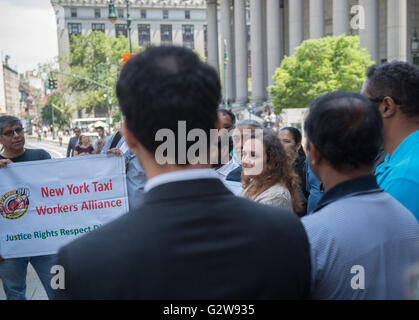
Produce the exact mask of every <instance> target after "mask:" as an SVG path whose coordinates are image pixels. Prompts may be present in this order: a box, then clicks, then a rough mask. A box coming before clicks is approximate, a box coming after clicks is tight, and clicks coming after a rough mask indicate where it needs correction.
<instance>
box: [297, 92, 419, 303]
mask: <svg viewBox="0 0 419 320" xmlns="http://www.w3.org/2000/svg"><path fill="white" fill-rule="evenodd" d="M305 132H306V134H307V141H308V142H307V143H308V146H307V150H308V163H309V165H310V167H311V169H312V171H313V173H314V174H315V175H316V176H317V177H318V178H319V179H320V180H321V181H322V183H323V186H324V189H325V193H324V195H323V196H322V198H321V199H320V201H319V203H318V206H317V208H316V209H315V210H314V214H313V215H309V216H307V217H304V218H302V222H303V224H304V227H305V229H306V232H307V235H308V238H309V242H310V248H311V270H312V282H311V293H310V297H311V298H312V299H343V300H347V299H407V298H409V296H408V295H407V292H411V291H412V290H413V287H414V284H413V281H410V279H405V278H404V276H405V274H406V273H407V272H409V270H410V268H411V267H412V266H414V265H415V264H416V263H417V262H418V261H419V260H418V259H419V247H418V241H419V223H418V222H417V221H416V219H415V217H414V216H413V215H412V213H410V212H409V211H408V210H407V209H406V208H405V207H403V206H402V205H401V204H400V202H398V201H396V200H395V199H394V198H393V197H392V196H391V195H389V194H388V193H386V192H384V191H383V190H382V189H381V188H380V187H379V186H378V185H377V182H376V179H375V177H374V175H372V174H371V168H372V166H373V164H374V161H375V159H376V155H377V153H378V150H379V148H380V146H381V144H382V140H383V137H382V120H381V116H380V113H379V112H378V110H377V108H376V107H375V106H374V105H373V104H372V102H370V101H369V100H368V99H366V98H365V97H363V96H362V95H360V94H357V93H347V92H334V93H331V94H327V95H325V96H322V97H320V98H318V99H316V100H315V101H314V102H312V104H311V105H310V112H309V115H308V117H307V119H306V122H305ZM405 280H407V281H405Z"/></svg>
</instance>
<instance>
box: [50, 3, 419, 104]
mask: <svg viewBox="0 0 419 320" xmlns="http://www.w3.org/2000/svg"><path fill="white" fill-rule="evenodd" d="M109 2H110V1H108V0H52V1H51V3H52V5H53V7H54V8H55V12H56V15H57V25H58V28H57V32H58V39H59V54H60V56H66V55H68V51H69V35H71V34H73V33H86V32H88V31H90V30H100V31H103V32H105V33H106V34H107V35H110V36H118V35H120V34H123V35H125V36H127V20H126V1H125V0H114V3H115V7H116V13H117V16H118V19H117V20H116V22H115V24H112V23H111V22H110V21H109V20H108V5H109ZM130 15H131V18H132V23H131V27H132V31H131V36H132V40H133V43H136V44H139V45H141V46H145V47H146V46H148V45H161V44H175V45H183V46H187V47H190V48H193V49H195V50H196V51H198V52H199V53H200V54H201V55H202V56H205V57H207V59H208V60H207V61H208V63H210V64H211V65H213V66H214V67H216V68H217V70H220V78H221V79H222V81H223V84H224V97H227V98H228V100H229V101H230V102H231V103H232V105H233V106H234V107H235V109H236V108H237V109H240V108H242V107H244V106H246V105H247V103H248V102H249V83H251V90H250V91H251V97H250V100H251V102H252V105H253V106H262V105H263V104H264V103H265V102H266V101H268V100H269V97H268V93H267V91H266V87H267V86H268V85H270V84H272V76H273V74H274V71H275V69H276V68H277V67H278V66H279V65H280V63H281V60H282V58H283V57H284V55H290V54H293V53H294V52H295V48H296V47H297V46H298V45H300V44H301V42H302V41H304V40H305V39H310V38H320V37H323V36H329V35H342V34H346V35H359V36H360V41H361V46H362V47H364V48H366V49H367V50H368V52H369V53H370V54H371V57H372V59H373V60H375V61H376V62H378V63H380V62H384V61H391V60H395V59H397V60H403V61H410V62H412V63H416V64H419V40H418V39H417V35H418V32H419V0H250V1H249V0H218V1H217V0H131V1H130ZM227 54H228V63H226V64H224V59H225V57H226V56H227ZM249 78H250V79H251V81H250V82H249V81H248V79H249Z"/></svg>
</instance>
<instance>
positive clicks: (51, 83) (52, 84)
mask: <svg viewBox="0 0 419 320" xmlns="http://www.w3.org/2000/svg"><path fill="white" fill-rule="evenodd" d="M48 89H50V90H52V89H58V81H57V79H54V78H53V79H48Z"/></svg>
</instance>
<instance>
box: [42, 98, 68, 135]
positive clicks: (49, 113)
mask: <svg viewBox="0 0 419 320" xmlns="http://www.w3.org/2000/svg"><path fill="white" fill-rule="evenodd" d="M63 101H64V99H63V97H62V96H61V94H60V93H55V94H52V95H50V96H48V99H47V101H46V103H45V106H44V107H43V108H42V111H41V118H42V121H43V122H45V123H48V124H50V125H51V124H52V121H53V118H56V119H55V120H54V124H55V125H58V126H59V127H62V126H65V125H70V122H71V114H72V113H73V112H74V108H73V107H71V106H69V105H65V104H64V103H63Z"/></svg>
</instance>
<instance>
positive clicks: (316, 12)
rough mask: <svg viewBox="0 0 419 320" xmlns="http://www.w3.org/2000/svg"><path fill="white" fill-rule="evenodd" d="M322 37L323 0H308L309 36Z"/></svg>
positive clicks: (313, 37)
mask: <svg viewBox="0 0 419 320" xmlns="http://www.w3.org/2000/svg"><path fill="white" fill-rule="evenodd" d="M322 37H324V0H310V38H312V39H317V38H322Z"/></svg>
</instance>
